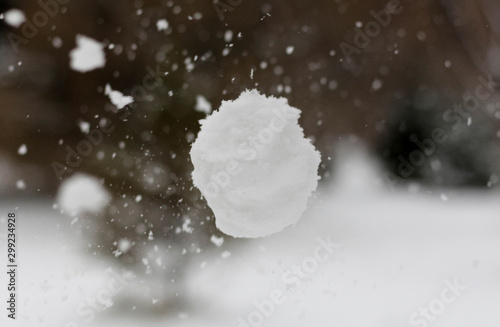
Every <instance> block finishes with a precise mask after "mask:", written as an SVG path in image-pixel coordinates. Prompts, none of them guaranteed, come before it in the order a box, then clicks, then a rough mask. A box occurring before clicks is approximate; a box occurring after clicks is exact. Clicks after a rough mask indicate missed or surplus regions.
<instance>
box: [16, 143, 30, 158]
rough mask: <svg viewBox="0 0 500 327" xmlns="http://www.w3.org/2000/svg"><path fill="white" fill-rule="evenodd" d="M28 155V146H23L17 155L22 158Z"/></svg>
mask: <svg viewBox="0 0 500 327" xmlns="http://www.w3.org/2000/svg"><path fill="white" fill-rule="evenodd" d="M26 153H28V147H27V146H26V144H21V146H20V147H19V149H17V154H18V155H20V156H24V155H25V154H26Z"/></svg>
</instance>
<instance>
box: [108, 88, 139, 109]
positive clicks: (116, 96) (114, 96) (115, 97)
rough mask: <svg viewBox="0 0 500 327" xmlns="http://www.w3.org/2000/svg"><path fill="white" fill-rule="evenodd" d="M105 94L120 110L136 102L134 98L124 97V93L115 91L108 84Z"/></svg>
mask: <svg viewBox="0 0 500 327" xmlns="http://www.w3.org/2000/svg"><path fill="white" fill-rule="evenodd" d="M104 94H106V95H107V96H108V97H109V100H110V101H111V103H112V104H114V105H115V106H116V108H118V109H123V108H124V107H125V106H126V105H129V104H131V103H132V102H134V98H133V97H131V96H128V95H123V93H121V92H119V91H115V90H113V89H112V88H111V86H109V84H106V87H105V89H104Z"/></svg>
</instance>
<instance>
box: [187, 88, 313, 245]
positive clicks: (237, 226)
mask: <svg viewBox="0 0 500 327" xmlns="http://www.w3.org/2000/svg"><path fill="white" fill-rule="evenodd" d="M299 116H300V110H298V109H296V108H293V107H291V106H289V105H288V101H287V100H286V99H284V98H274V97H266V96H264V95H261V94H259V93H258V92H257V91H255V90H252V91H245V92H243V93H242V94H241V95H240V96H239V98H237V99H236V100H234V101H223V102H222V104H221V107H220V109H219V111H215V112H213V113H212V115H210V116H209V117H207V118H206V119H204V120H202V121H200V123H201V130H200V133H199V134H198V137H197V139H196V141H195V142H194V143H193V146H192V148H191V153H190V154H191V161H192V162H193V165H194V171H193V182H194V184H195V186H196V187H198V188H199V189H200V191H201V193H202V194H203V196H204V197H205V198H206V200H207V202H208V205H209V206H210V208H212V210H213V212H214V214H215V222H216V225H217V227H218V228H219V229H220V230H221V231H222V232H224V233H226V234H228V235H231V236H234V237H249V238H250V237H252V238H254V237H263V236H267V235H270V234H273V233H277V232H279V231H281V230H282V229H283V228H285V227H286V226H288V225H291V224H294V223H296V222H297V221H298V220H299V218H300V216H301V215H302V214H303V213H304V211H305V210H306V207H307V201H308V199H309V197H310V196H311V194H312V192H313V191H314V190H316V187H317V185H318V179H319V176H318V166H319V163H320V161H321V158H320V153H319V152H318V151H317V150H316V149H315V148H314V146H313V145H312V144H311V142H310V141H309V140H308V139H306V138H305V137H304V133H303V130H302V128H301V127H300V126H299V124H298V119H299Z"/></svg>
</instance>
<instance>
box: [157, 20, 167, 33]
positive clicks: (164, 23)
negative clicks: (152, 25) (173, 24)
mask: <svg viewBox="0 0 500 327" xmlns="http://www.w3.org/2000/svg"><path fill="white" fill-rule="evenodd" d="M156 28H157V29H158V31H164V30H166V29H168V21H167V20H166V19H160V20H158V21H157V22H156Z"/></svg>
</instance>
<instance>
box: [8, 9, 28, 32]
mask: <svg viewBox="0 0 500 327" xmlns="http://www.w3.org/2000/svg"><path fill="white" fill-rule="evenodd" d="M4 19H5V22H6V23H7V24H9V25H10V26H12V27H15V28H18V27H20V26H21V25H22V24H24V22H25V21H26V16H25V15H24V13H23V12H22V11H21V10H19V9H11V10H9V11H7V12H6V13H5V18H4Z"/></svg>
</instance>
